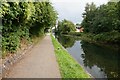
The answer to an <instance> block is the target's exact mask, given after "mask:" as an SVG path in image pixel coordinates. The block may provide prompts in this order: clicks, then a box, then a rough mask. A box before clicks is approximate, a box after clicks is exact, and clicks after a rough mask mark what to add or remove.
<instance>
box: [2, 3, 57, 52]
mask: <svg viewBox="0 0 120 80" xmlns="http://www.w3.org/2000/svg"><path fill="white" fill-rule="evenodd" d="M0 11H1V13H0V15H1V14H2V15H1V16H2V24H3V27H1V28H0V29H1V30H2V51H3V52H11V53H14V52H16V51H17V49H18V48H19V47H20V41H21V40H22V39H27V40H29V39H30V38H32V37H31V36H39V35H43V34H44V29H45V28H50V27H52V26H54V25H55V24H56V19H57V13H56V11H55V10H54V8H53V7H52V4H51V3H50V2H48V1H47V2H3V3H2V5H1V8H0Z"/></svg>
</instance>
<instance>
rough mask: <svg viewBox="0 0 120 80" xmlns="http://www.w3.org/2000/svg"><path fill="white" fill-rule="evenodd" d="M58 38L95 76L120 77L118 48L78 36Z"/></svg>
mask: <svg viewBox="0 0 120 80" xmlns="http://www.w3.org/2000/svg"><path fill="white" fill-rule="evenodd" d="M56 38H57V39H58V41H59V42H60V43H61V44H62V46H63V47H64V48H66V50H67V51H68V52H69V53H70V54H71V55H72V57H73V58H74V59H75V60H76V61H78V63H79V64H80V65H81V66H83V67H84V69H85V70H86V71H87V72H88V73H90V74H91V75H92V76H93V77H95V78H118V77H120V65H119V63H120V54H119V52H118V50H114V49H111V48H107V47H104V46H100V45H96V44H93V43H89V42H86V41H82V40H80V39H78V38H76V37H70V36H60V35H59V36H56Z"/></svg>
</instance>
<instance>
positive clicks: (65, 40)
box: [55, 35, 75, 48]
mask: <svg viewBox="0 0 120 80" xmlns="http://www.w3.org/2000/svg"><path fill="white" fill-rule="evenodd" d="M55 37H56V38H57V39H58V41H59V42H60V44H62V46H63V47H65V48H68V47H72V46H73V45H74V43H75V39H74V38H71V37H69V36H65V35H56V36H55Z"/></svg>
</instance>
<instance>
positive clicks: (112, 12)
mask: <svg viewBox="0 0 120 80" xmlns="http://www.w3.org/2000/svg"><path fill="white" fill-rule="evenodd" d="M119 3H120V2H119ZM119 3H114V2H108V3H107V4H103V5H101V6H99V7H95V5H94V4H93V3H92V4H87V5H86V7H85V13H84V14H83V18H84V19H83V22H82V23H81V25H82V26H83V27H84V31H85V32H90V33H94V34H99V33H103V32H111V31H113V30H116V31H119V32H120V27H119V25H120V19H119Z"/></svg>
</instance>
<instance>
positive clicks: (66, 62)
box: [51, 36, 90, 80]
mask: <svg viewBox="0 0 120 80" xmlns="http://www.w3.org/2000/svg"><path fill="white" fill-rule="evenodd" d="M51 37H52V42H53V45H54V48H55V54H56V57H57V61H58V64H59V67H60V73H61V76H62V78H63V79H64V78H65V80H66V79H67V78H68V79H70V78H90V76H89V75H88V74H87V73H86V72H85V71H84V70H83V68H82V67H81V66H80V65H79V64H78V63H77V62H76V61H75V60H74V59H73V58H72V57H71V56H70V54H69V53H68V52H67V51H66V50H64V49H63V47H62V46H61V45H60V44H59V43H58V42H57V41H56V40H55V38H54V37H53V36H51ZM58 48H59V49H58Z"/></svg>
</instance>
